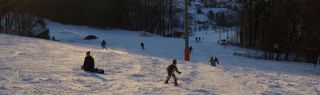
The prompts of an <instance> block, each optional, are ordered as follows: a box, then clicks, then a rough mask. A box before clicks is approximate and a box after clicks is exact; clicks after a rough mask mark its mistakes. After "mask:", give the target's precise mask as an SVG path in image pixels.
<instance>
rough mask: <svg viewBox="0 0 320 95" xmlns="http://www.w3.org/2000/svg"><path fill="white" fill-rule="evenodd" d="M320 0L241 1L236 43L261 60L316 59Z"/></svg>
mask: <svg viewBox="0 0 320 95" xmlns="http://www.w3.org/2000/svg"><path fill="white" fill-rule="evenodd" d="M319 6H320V1H319V0H241V11H240V26H239V27H240V31H239V32H238V33H237V34H238V35H237V36H238V38H239V42H238V43H239V45H241V46H244V47H248V48H252V49H255V50H261V51H263V56H262V57H263V58H264V59H276V60H287V61H288V60H290V61H304V62H315V61H316V59H317V57H318V56H319V54H320V43H319V42H320V32H319V31H320V18H319V17H320V10H319Z"/></svg>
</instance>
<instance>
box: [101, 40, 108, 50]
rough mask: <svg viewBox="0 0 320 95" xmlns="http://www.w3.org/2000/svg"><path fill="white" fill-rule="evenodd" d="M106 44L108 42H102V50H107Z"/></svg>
mask: <svg viewBox="0 0 320 95" xmlns="http://www.w3.org/2000/svg"><path fill="white" fill-rule="evenodd" d="M106 44H107V42H106V41H105V40H102V42H101V46H102V49H107V47H106Z"/></svg>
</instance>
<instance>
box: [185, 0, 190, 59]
mask: <svg viewBox="0 0 320 95" xmlns="http://www.w3.org/2000/svg"><path fill="white" fill-rule="evenodd" d="M184 3H185V5H184V7H185V9H184V36H185V51H184V59H185V60H186V61H190V49H189V16H188V3H189V2H188V0H185V1H184Z"/></svg>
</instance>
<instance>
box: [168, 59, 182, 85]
mask: <svg viewBox="0 0 320 95" xmlns="http://www.w3.org/2000/svg"><path fill="white" fill-rule="evenodd" d="M175 71H176V72H177V73H178V74H181V72H180V71H179V70H178V68H177V60H175V59H174V60H173V63H172V64H171V65H169V66H168V67H167V72H168V77H167V80H166V81H165V84H168V81H169V80H170V78H171V77H173V79H174V85H175V86H178V82H177V81H178V79H177V77H176V75H175V74H174V72H175Z"/></svg>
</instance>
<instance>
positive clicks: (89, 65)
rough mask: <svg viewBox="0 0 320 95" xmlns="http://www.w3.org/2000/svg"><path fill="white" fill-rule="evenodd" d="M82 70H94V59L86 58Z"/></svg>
mask: <svg viewBox="0 0 320 95" xmlns="http://www.w3.org/2000/svg"><path fill="white" fill-rule="evenodd" d="M82 68H83V70H85V71H91V70H94V59H93V57H92V56H87V57H86V58H85V60H84V64H83V67H82Z"/></svg>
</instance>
